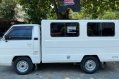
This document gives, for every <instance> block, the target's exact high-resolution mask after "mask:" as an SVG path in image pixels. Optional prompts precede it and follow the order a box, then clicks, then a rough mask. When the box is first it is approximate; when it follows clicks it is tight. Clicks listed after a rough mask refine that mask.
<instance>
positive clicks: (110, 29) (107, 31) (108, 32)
mask: <svg viewBox="0 0 119 79" xmlns="http://www.w3.org/2000/svg"><path fill="white" fill-rule="evenodd" d="M87 35H88V36H90V37H92V36H94V37H97V36H99V37H102V36H114V35H115V24H114V23H112V22H109V23H108V22H101V23H100V22H97V23H96V22H90V23H88V24H87Z"/></svg>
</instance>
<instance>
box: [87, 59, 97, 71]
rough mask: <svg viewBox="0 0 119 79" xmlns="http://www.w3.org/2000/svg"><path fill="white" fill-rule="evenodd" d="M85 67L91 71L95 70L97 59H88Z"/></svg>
mask: <svg viewBox="0 0 119 79" xmlns="http://www.w3.org/2000/svg"><path fill="white" fill-rule="evenodd" d="M85 68H86V70H88V71H90V72H91V71H93V70H95V68H96V63H95V61H93V60H88V61H86V63H85Z"/></svg>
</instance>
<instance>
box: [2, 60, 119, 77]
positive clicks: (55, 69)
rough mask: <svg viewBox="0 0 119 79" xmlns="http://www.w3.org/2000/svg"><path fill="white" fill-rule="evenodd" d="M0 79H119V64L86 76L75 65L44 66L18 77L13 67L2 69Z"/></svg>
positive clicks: (107, 66)
mask: <svg viewBox="0 0 119 79" xmlns="http://www.w3.org/2000/svg"><path fill="white" fill-rule="evenodd" d="M0 79H119V62H116V63H115V62H112V63H107V64H106V65H105V67H104V69H100V70H99V71H98V72H96V73H95V74H85V73H83V72H82V71H81V70H80V66H79V65H74V64H42V65H39V66H38V70H36V71H34V72H32V73H30V74H28V75H17V74H16V73H15V72H14V70H13V68H12V67H0Z"/></svg>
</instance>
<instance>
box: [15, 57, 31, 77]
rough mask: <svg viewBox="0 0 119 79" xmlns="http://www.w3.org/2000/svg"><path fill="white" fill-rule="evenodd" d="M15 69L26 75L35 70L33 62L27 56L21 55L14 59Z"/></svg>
mask: <svg viewBox="0 0 119 79" xmlns="http://www.w3.org/2000/svg"><path fill="white" fill-rule="evenodd" d="M14 69H15V71H16V73H18V74H20V75H25V74H28V73H30V72H31V71H32V70H33V63H32V61H31V60H30V59H29V58H27V57H19V58H17V59H16V60H15V61H14Z"/></svg>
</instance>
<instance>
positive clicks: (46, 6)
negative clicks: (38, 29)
mask: <svg viewBox="0 0 119 79" xmlns="http://www.w3.org/2000/svg"><path fill="white" fill-rule="evenodd" d="M19 2H20V4H21V5H22V6H23V9H24V10H25V12H26V14H27V15H28V17H27V18H28V21H29V22H30V23H40V21H41V20H42V19H47V18H48V17H52V16H54V15H53V14H54V9H53V8H52V6H51V5H52V1H51V0H19Z"/></svg>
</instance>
